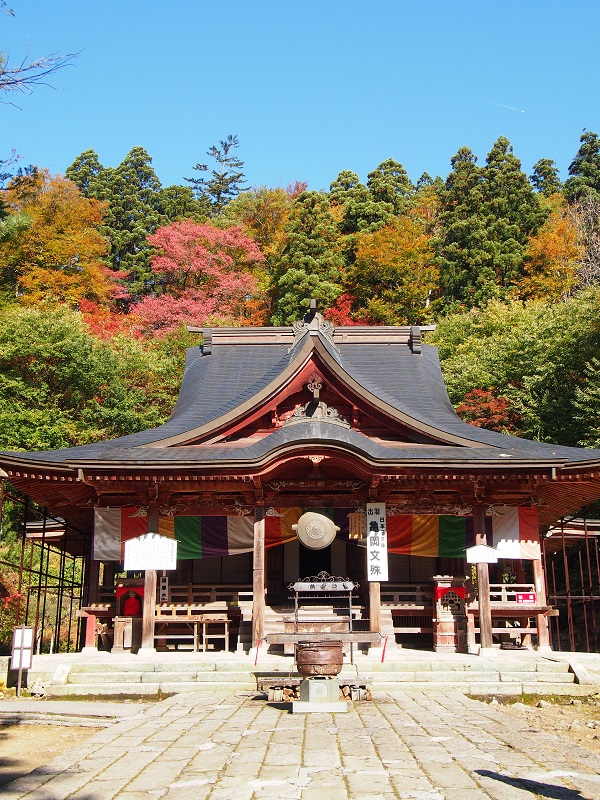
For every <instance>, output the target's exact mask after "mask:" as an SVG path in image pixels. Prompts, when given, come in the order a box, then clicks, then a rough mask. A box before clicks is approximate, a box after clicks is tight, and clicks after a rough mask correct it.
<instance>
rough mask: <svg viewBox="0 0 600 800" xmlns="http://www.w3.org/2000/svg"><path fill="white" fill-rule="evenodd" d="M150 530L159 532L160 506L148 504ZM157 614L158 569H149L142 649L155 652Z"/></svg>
mask: <svg viewBox="0 0 600 800" xmlns="http://www.w3.org/2000/svg"><path fill="white" fill-rule="evenodd" d="M148 532H149V533H158V507H157V506H148ZM155 615H156V570H155V569H147V570H146V572H145V575H144V605H143V608H142V647H141V650H145V651H146V652H154V650H155V648H154V617H155Z"/></svg>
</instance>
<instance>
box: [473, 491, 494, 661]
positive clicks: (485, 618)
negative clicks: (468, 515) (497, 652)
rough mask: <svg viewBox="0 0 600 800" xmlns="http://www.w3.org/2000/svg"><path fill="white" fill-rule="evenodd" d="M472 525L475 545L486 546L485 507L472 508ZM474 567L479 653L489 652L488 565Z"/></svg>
mask: <svg viewBox="0 0 600 800" xmlns="http://www.w3.org/2000/svg"><path fill="white" fill-rule="evenodd" d="M473 524H474V528H475V544H476V545H477V544H483V545H486V544H487V540H486V537H485V506H480V505H476V506H473ZM475 566H476V571H477V600H478V604H479V641H480V651H482V650H483V651H486V650H487V651H489V650H491V649H492V647H493V638H492V610H491V606H490V572H489V566H488V564H476V565H475Z"/></svg>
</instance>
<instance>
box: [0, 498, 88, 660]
mask: <svg viewBox="0 0 600 800" xmlns="http://www.w3.org/2000/svg"><path fill="white" fill-rule="evenodd" d="M3 501H4V506H5V508H6V504H7V503H9V504H10V505H11V506H12V509H11V511H12V514H10V517H11V520H10V522H9V521H8V520H7V517H8V515H7V514H6V513H4V515H3V517H4V528H5V532H6V528H7V527H8V528H12V530H13V531H14V532H15V533H16V536H17V542H18V544H19V545H20V547H17V546H16V544H17V542H15V546H14V547H13V548H12V560H7V559H2V558H0V565H2V566H3V567H4V568H5V570H4V571H5V572H8V573H11V574H12V577H13V584H14V583H15V582H16V583H17V589H16V592H12V593H7V596H6V597H5V598H4V600H5V611H8V610H9V609H11V610H12V613H13V614H14V625H15V626H16V625H28V626H33V628H34V630H35V652H36V653H55V652H72V651H76V650H78V649H79V647H80V643H81V641H80V640H81V635H82V634H81V620H80V618H79V617H78V616H77V611H78V610H79V608H80V607H81V605H82V602H83V600H84V585H85V581H84V576H85V570H86V558H85V555H84V554H85V553H86V552H89V547H88V548H86V544H87V543H86V541H85V539H86V536H85V534H83V533H81V532H80V531H78V530H76V529H75V528H73V527H72V526H71V525H69V524H68V523H67V522H66V521H65V520H63V519H61V518H60V517H53V516H50V515H49V514H48V513H47V512H46V510H45V509H42V508H39V507H38V506H36V505H35V504H34V503H32V501H31V500H30V499H29V498H27V497H22V496H20V495H18V494H16V493H15V492H12V491H10V490H5V491H4V497H3ZM16 553H18V556H17V555H16ZM17 559H18V560H17Z"/></svg>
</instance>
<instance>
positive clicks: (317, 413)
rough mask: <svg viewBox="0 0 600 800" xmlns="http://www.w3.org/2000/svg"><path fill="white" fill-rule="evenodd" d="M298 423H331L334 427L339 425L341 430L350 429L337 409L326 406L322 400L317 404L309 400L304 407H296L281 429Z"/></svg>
mask: <svg viewBox="0 0 600 800" xmlns="http://www.w3.org/2000/svg"><path fill="white" fill-rule="evenodd" d="M299 422H331V423H333V424H334V425H340V426H341V427H342V428H349V427H350V423H349V422H348V421H347V420H345V419H344V418H343V417H341V416H340V412H339V411H338V410H337V408H332V407H331V406H328V405H327V403H324V402H323V401H322V400H320V401H319V402H317V403H315V401H314V400H309V401H308V403H306V404H305V405H303V406H297V407H296V408H295V409H294V413H293V414H292V415H291V416H290V417H288V418H287V419H286V421H285V422H284V423H283V426H282V427H284V428H285V427H287V426H288V425H297V424H298V423H299Z"/></svg>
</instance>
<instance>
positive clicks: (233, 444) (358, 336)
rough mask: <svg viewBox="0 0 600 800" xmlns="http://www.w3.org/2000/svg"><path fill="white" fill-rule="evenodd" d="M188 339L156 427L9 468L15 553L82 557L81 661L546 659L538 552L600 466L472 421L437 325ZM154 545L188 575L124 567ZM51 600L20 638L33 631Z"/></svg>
mask: <svg viewBox="0 0 600 800" xmlns="http://www.w3.org/2000/svg"><path fill="white" fill-rule="evenodd" d="M193 330H197V332H198V333H201V334H202V344H201V345H199V346H198V347H194V348H191V349H189V350H188V352H187V360H186V368H185V373H184V377H183V382H182V386H181V391H180V394H179V398H178V401H177V404H176V406H175V408H174V410H173V413H172V414H171V416H170V417H169V419H168V420H167V421H166V422H165V423H164V424H163V425H161V426H159V427H157V428H154V429H152V430H147V431H142V432H140V433H135V434H131V435H129V436H124V437H121V438H119V439H115V440H110V441H103V442H99V443H97V444H90V445H85V446H81V447H73V448H67V449H63V450H55V451H45V452H34V453H20V452H19V453H13V452H2V453H0V467H1V468H2V469H3V470H4V472H5V474H6V478H5V480H6V481H7V482H8V488H9V491H10V492H12V493H13V494H14V496H15V497H16V496H18V497H19V498H20V500H22V502H23V503H24V508H25V515H24V523H23V537H24V539H23V540H24V541H25V540H26V538H27V537H29V538H30V539H36V537H37V540H38V541H40V540H41V541H42V545H44V543H46V544H47V543H48V542H49V540H50V539H51V540H52V547H53V548H55V549H56V551H57V552H58V553H62V554H63V558H64V559H65V564H66V563H67V561H66V559H72V558H75V557H77V558H80V559H81V563H82V569H83V584H82V590H81V592H80V597H79V596H78V602H77V603H75V605H76V606H77V608H74V607H73V603H72V602H71V611H70V612H69V615H70V621H69V624H70V625H71V626H72V625H73V624H74V623H73V619H72V617H73V615H74V614H75V613H76V614H77V615H78V616H77V620H79V622H80V623H81V635H80V636H79V641H78V645H79V646H80V647H86V648H90V649H93V648H97V647H100V648H105V649H115V650H116V651H122V650H123V649H128V648H134V649H137V648H138V647H139V648H140V649H142V650H144V651H146V652H149V651H154V650H156V649H161V648H171V647H181V648H193V649H198V650H200V649H204V650H206V649H213V648H219V647H221V648H225V649H236V648H239V649H243V648H246V649H247V648H249V647H251V646H253V647H256V646H258V644H259V643H261V642H267V643H268V645H269V646H270V647H271V648H272V649H273V650H276V649H280V650H282V651H284V652H287V651H288V650H289V648H290V647H293V645H294V643H296V642H298V641H302V640H306V639H307V638H311V637H313V638H315V639H316V640H323V639H327V638H331V637H337V638H341V639H342V641H345V642H347V643H349V644H351V645H352V646H358V647H360V646H363V647H367V646H368V647H373V646H381V643H382V642H383V641H387V646H388V647H393V646H394V644H395V643H396V642H401V641H402V640H403V637H413V638H414V637H420V638H421V640H422V641H424V642H428V643H429V645H430V646H431V647H432V648H435V649H436V650H448V651H466V650H470V651H472V652H474V651H479V652H485V651H487V650H489V649H490V648H492V647H496V646H504V647H510V646H537V647H538V648H540V649H546V650H547V649H550V647H551V645H552V636H551V628H550V622H551V620H552V615H553V614H556V613H557V612H556V610H555V609H554V608H553V605H552V603H551V602H550V601H549V598H548V581H547V574H546V572H547V570H546V569H545V548H544V542H545V539H546V535H547V533H548V532H550V533H552V532H556V530H557V527H556V526H560V525H561V520H563V521H564V520H565V519H567V518H569V517H570V516H571V515H573V514H575V513H576V512H577V511H578V510H579V509H581V508H582V507H585V506H586V505H588V504H590V503H592V502H594V501H596V500H597V499H599V498H600V450H590V449H584V448H571V447H562V446H558V445H553V444H548V443H540V442H536V441H530V440H526V439H522V438H519V437H514V436H507V435H504V434H500V433H496V432H493V431H488V430H484V429H481V428H477V427H474V426H472V425H469V424H467V423H465V422H464V421H462V420H461V419H460V418H459V417H458V416H457V415H456V413H455V411H454V409H453V407H452V404H451V403H450V400H449V397H448V393H447V391H446V387H445V385H444V380H443V377H442V372H441V369H440V364H439V359H438V354H437V349H436V348H435V347H433V346H430V345H427V344H425V343H423V341H422V334H423V332H424V331H427V330H431V328H430V327H427V326H412V327H411V326H394V327H388V326H381V327H371V326H352V327H337V328H336V327H334V326H333V325H332V324H331V323H330V322H328V321H326V320H325V319H324V318H323V317H322V316H321V314H319V313H318V312H316V310H315V308H314V307H313V308H311V311H310V312H309V314H308V315H307V316H306V317H305V318H304V319H303V320H300V321H298V322H297V323H295V324H294V325H293V326H291V327H275V328H219V329H212V330H211V329H193ZM33 508H37V509H41V510H43V516H44V520H46V519H48V520H50V518H51V519H52V521H51V523H50V522H48V523H46V522H44V523H43V524H41V523H39V522H36V521H35V520H34V518H33V513H32V509H33ZM371 511H372V512H373V513H375V512H377V514H376V519H381V529H380V528H378V527H375V528H373V527H372V526H371V527H370V526H369V513H371ZM563 524H564V523H563ZM36 531H37V533H36ZM380 532H381V533H383V537H382V539H381V541H380V540H379V539H377V536H378V534H379V533H380ZM147 533H155V534H159V535H160V536H161V537H166V538H169V539H173V540H175V541H176V542H177V564H176V568H175V569H172V570H161V569H160V568H158V569H154V570H151V569H148V570H146V571H145V573H141V572H139V571H138V572H136V571H135V570H130V571H129V572H126V571H125V568H124V567H125V565H124V549H125V544H126V542H127V541H128V540H129V539H132V538H136V537H139V536H142V535H144V534H147ZM590 536H593V537H595V532H594V533H593V534H590ZM562 537H563V542H564V540H565V536H564V531H563V534H562ZM558 538H559V537H558V536H556V535H555V538H554V543H555V544H556V542H557V541H558ZM376 539H377V542H376V541H375V540H376ZM585 541H586V544H587V541H588V540H587V529H586V533H585ZM382 543H383V544H382ZM375 545H376V546H375ZM594 547H595V548H596V551H595V552H596V554H597V552H598V549H597V543H596V541H595V538H594ZM556 549H557V548H556V547H554V550H553V552H555V551H556ZM374 553H375V555H374ZM588 561H590V558H589V550H588ZM70 563H71V562H70V561H69V564H70ZM590 563H591V561H590ZM383 567H385V569H383ZM60 569H63V568H62V567H61V568H60ZM597 577H598V576H596V579H597ZM298 585H301V586H305V587H306V592H305V593H304V594H302V595H301V599H302V603H300V607H299V606H298V592H297V591H296V592H294V591H293V588H292V587H294V586H298ZM320 585H322V586H323V587H328V590H327V591H325V590H323V591H322V592H319V586H320ZM342 585H344V586H350V585H351V586H352V593H351V596H350V597H349V598H348V597H346V596H345V595H344V591H345V590H344V591H341V590H340V589H339V587H340V586H342ZM40 587H41V579H40ZM308 587H313V588H312V589H309V588H308ZM332 587H335V588H332ZM39 591H40V590H39V589H38V595H37V605H36V604H34V603H30V602H29V599H28V600H27V603H25V601H23V603H21V606H20V608H19V614H20V617H21V619H20V621H27V622H29V623H31V622H32V619H31V617H32V614H33V616H34V617H35V619H34V620H33V624H36V625H38V626H39V624H40V593H39ZM554 594H555V595H556V590H555V592H554ZM342 595H344V603H343V608H341V609H340V605H339V600H340V597H341V596H342ZM348 599H349V600H350V603H349V605H348ZM348 608H349V609H350V610H349V611H348V610H347V609H348ZM133 610H135V613H134V611H133ZM71 612H72V613H71ZM594 613H595V612H594ZM42 616H43V615H42ZM594 620H595V616H594ZM62 624H64V620H63V621H62V622H58V623H57V625H58V627H59V628H60V625H62ZM586 624H587V623H586ZM594 624H595V623H594ZM594 635H595V634H594ZM53 637H54V640H56V639H57V638H60V630H55V631H54V632H53ZM42 638H43V637H42ZM571 639H573V636H572V635H571Z"/></svg>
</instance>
